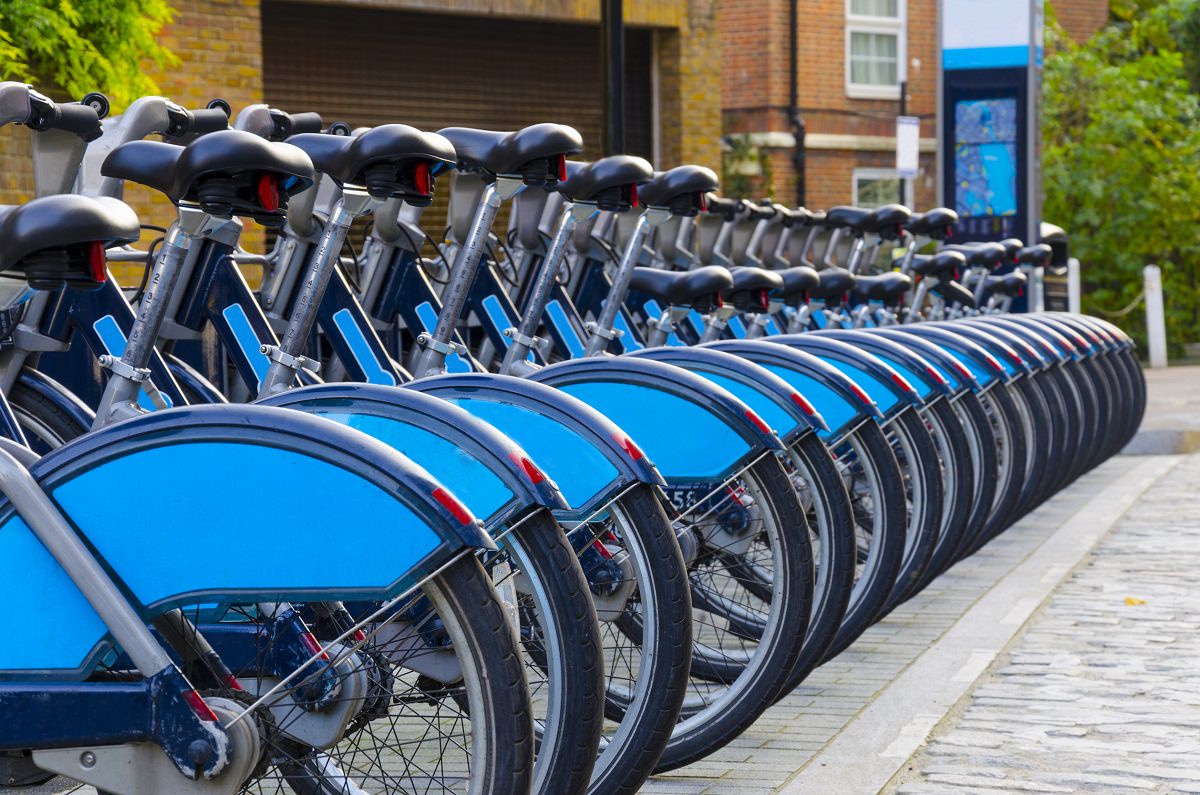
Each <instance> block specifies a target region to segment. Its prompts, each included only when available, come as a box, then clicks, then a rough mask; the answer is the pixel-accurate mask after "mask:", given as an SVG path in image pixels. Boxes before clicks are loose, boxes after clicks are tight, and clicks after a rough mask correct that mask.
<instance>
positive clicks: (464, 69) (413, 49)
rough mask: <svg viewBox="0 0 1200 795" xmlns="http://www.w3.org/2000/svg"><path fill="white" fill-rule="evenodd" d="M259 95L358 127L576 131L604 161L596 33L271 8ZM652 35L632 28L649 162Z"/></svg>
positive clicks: (635, 99) (631, 74) (635, 144)
mask: <svg viewBox="0 0 1200 795" xmlns="http://www.w3.org/2000/svg"><path fill="white" fill-rule="evenodd" d="M262 15H263V64H264V66H263V84H264V85H263V93H264V96H265V101H266V102H268V103H269V104H271V105H274V106H277V107H280V108H283V109H284V110H287V111H291V112H295V111H308V110H315V111H317V112H319V113H320V114H321V115H322V116H323V117H324V119H325V120H326V121H327V122H329V121H338V120H341V121H346V122H349V123H350V124H352V125H373V124H380V123H384V122H404V123H406V124H411V125H413V126H415V127H420V128H423V129H430V130H436V129H438V128H441V127H447V126H451V125H463V126H469V127H482V128H487V129H494V130H511V129H516V128H518V127H522V126H525V125H529V124H535V123H537V122H544V121H554V122H560V123H563V124H570V125H571V126H573V127H575V128H576V129H578V130H579V132H580V133H581V134H582V135H583V140H584V145H585V147H586V149H585V156H588V157H595V156H597V155H598V154H599V153H600V152H599V149H600V143H601V142H600V135H601V124H602V113H603V110H602V107H601V97H602V93H601V75H600V54H599V53H600V50H599V48H600V32H599V27H598V26H597V25H584V24H569V23H560V22H545V21H533V20H526V19H522V20H513V19H498V18H494V17H465V16H452V15H448V14H422V13H413V12H407V11H392V10H386V9H378V8H362V7H352V6H338V5H316V4H309V3H294V2H289V3H284V2H264V3H263V6H262ZM651 53H652V33H651V31H650V30H648V29H636V28H631V29H629V30H628V31H627V39H626V58H627V66H626V72H627V88H626V96H627V98H628V100H627V111H626V117H627V124H628V134H627V137H628V144H629V147H628V148H629V150H630V151H631V152H632V153H635V154H640V155H643V156H646V157H649V156H650V155H651V151H650V150H651V148H652V134H653V133H652V122H651V118H650V116H651V108H652V97H651V58H652V54H651Z"/></svg>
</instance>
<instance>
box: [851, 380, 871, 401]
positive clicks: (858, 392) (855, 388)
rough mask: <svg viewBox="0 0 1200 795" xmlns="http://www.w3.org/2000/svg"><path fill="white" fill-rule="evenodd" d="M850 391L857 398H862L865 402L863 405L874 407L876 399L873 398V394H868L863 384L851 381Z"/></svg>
mask: <svg viewBox="0 0 1200 795" xmlns="http://www.w3.org/2000/svg"><path fill="white" fill-rule="evenodd" d="M850 391H851V392H853V393H854V396H855V397H856V398H858V399H859V400H861V401H862V402H863V405H866V406H871V407H873V406H874V405H875V401H873V400H871V396H870V395H868V394H867V393H866V392H864V391H863V388H862V387H861V386H859V385H858V384H855V383H853V382H851V384H850Z"/></svg>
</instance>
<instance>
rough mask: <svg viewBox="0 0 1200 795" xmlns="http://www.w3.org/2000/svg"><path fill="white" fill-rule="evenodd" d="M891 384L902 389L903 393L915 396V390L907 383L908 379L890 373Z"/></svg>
mask: <svg viewBox="0 0 1200 795" xmlns="http://www.w3.org/2000/svg"><path fill="white" fill-rule="evenodd" d="M892 383H893V384H895V385H896V386H898V387H900V388H901V389H903V390H904V391H905V392H908V393H909V394H914V395H915V394H916V392H917V390H916V389H914V388H913V385H912V384H910V383H908V379H907V378H905V377H904V376H902V375H900V374H899V373H892Z"/></svg>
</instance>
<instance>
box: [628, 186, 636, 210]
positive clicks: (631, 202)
mask: <svg viewBox="0 0 1200 795" xmlns="http://www.w3.org/2000/svg"><path fill="white" fill-rule="evenodd" d="M629 206H630V207H637V206H638V194H637V183H636V182H635V183H633V184H632V185H630V186H629Z"/></svg>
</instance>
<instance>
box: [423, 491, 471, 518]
mask: <svg viewBox="0 0 1200 795" xmlns="http://www.w3.org/2000/svg"><path fill="white" fill-rule="evenodd" d="M433 498H434V499H435V500H437V501H438V502H439V503H441V506H442V507H443V508H445V509H446V510H447V511H449V512H450V513H452V514H454V518H455V519H457V520H458V521H459V523H460V524H474V522H475V517H473V516H471V512H470V511H468V510H467V509H466V507H465V506H464V505H463V504H462V503H461V502H459V501H458V500H457V499H455V498H454V495H453V494H451V493H450V492H448V491H446V490H445V489H443V488H442V487H441V486H438V487H437V488H436V489H434V490H433Z"/></svg>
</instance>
